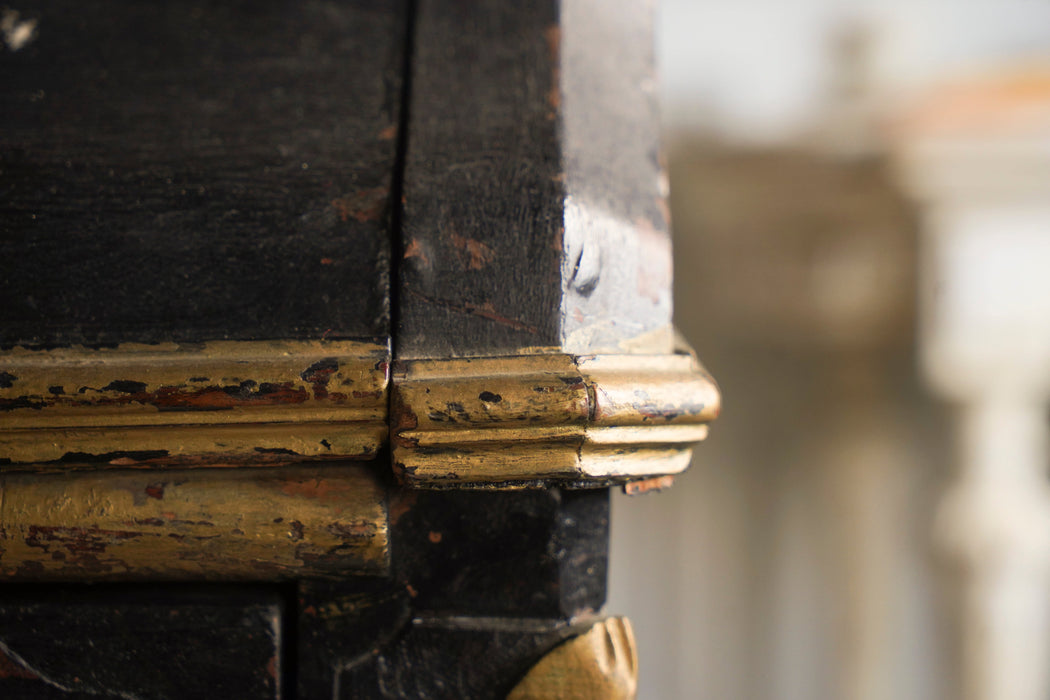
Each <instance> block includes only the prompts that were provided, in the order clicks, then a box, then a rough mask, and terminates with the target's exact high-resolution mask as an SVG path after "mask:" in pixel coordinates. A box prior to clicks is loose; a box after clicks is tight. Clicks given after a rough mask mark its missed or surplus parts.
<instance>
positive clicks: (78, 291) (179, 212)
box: [0, 0, 405, 346]
mask: <svg viewBox="0 0 1050 700" xmlns="http://www.w3.org/2000/svg"><path fill="white" fill-rule="evenodd" d="M403 13H404V3H403V2H401V1H400V0H387V1H386V2H373V1H371V0H348V1H346V2H336V1H334V0H317V1H314V2H307V3H300V2H293V1H291V0H264V1H263V2H253V3H238V2H234V3H208V2H200V1H199V0H180V1H177V2H165V3H131V4H128V3H119V2H113V1H107V2H90V3H82V2H72V1H71V0H41V1H40V2H35V3H32V5H31V9H29V10H27V11H26V12H24V13H23V14H24V15H25V17H26V18H30V19H36V20H37V21H38V30H37V37H36V38H35V39H34V40H33V41H32V42H30V43H29V44H28V45H27V46H25V47H24V48H22V49H21V50H20V51H17V52H12V51H8V50H4V51H0V95H2V97H0V99H2V101H3V102H4V105H5V107H4V109H2V110H0V299H2V300H3V303H2V304H0V345H6V346H10V345H13V344H19V343H21V344H30V345H61V344H69V343H88V344H112V343H117V342H127V341H139V342H155V341H167V340H178V341H198V340H210V339H221V338H231V339H267V338H310V337H322V336H323V337H328V338H379V339H384V338H385V337H386V336H387V335H388V308H387V307H388V301H387V299H388V282H387V276H388V275H387V269H388V265H389V263H388V249H389V234H388V221H389V213H390V202H389V192H390V189H391V185H392V180H393V177H394V156H395V150H396V131H397V120H398V108H399V100H400V71H401V65H400V61H401V53H402V44H401V42H402V36H403V28H404V24H405V18H404V14H403Z"/></svg>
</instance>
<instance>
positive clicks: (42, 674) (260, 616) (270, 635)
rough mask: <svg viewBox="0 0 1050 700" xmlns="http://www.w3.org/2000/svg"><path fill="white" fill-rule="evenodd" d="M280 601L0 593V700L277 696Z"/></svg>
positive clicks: (170, 593)
mask: <svg viewBox="0 0 1050 700" xmlns="http://www.w3.org/2000/svg"><path fill="white" fill-rule="evenodd" d="M282 605H283V603H282V601H281V597H280V595H279V594H278V593H277V592H275V591H267V590H265V589H258V588H237V587H226V588H198V589H196V590H194V589H187V588H186V587H182V588H180V589H175V588H156V587H142V588H130V587H123V588H114V587H110V588H101V589H84V588H80V589H54V588H52V589H43V590H38V591H33V590H28V589H25V588H20V589H17V590H12V589H10V588H9V587H8V588H0V697H2V698H4V700H47V699H50V698H54V699H55V700H58V699H59V698H61V699H62V700H68V699H70V698H88V697H93V698H98V697H120V698H141V699H143V700H145V699H147V698H148V699H149V700H188V699H189V698H229V699H230V700H233V699H240V698H244V699H245V700H247V699H252V700H255V699H263V698H279V697H281V692H280V686H281V671H282V661H281V654H282V640H281V612H282Z"/></svg>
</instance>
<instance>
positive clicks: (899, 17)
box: [657, 0, 1050, 143]
mask: <svg viewBox="0 0 1050 700" xmlns="http://www.w3.org/2000/svg"><path fill="white" fill-rule="evenodd" d="M661 2H662V5H661V9H660V13H661V15H660V18H659V23H658V30H657V42H658V44H659V48H658V50H659V61H660V63H661V72H662V84H663V109H664V120H665V123H666V125H667V127H668V129H670V130H672V131H698V130H699V131H707V132H710V133H713V134H714V135H717V136H720V137H723V138H726V139H728V140H730V141H734V142H744V143H776V142H783V141H791V140H795V139H797V138H798V137H799V136H801V135H805V134H807V133H810V132H811V131H812V130H813V129H814V128H816V126H817V125H818V124H819V123H820V120H821V116H822V107H823V106H824V105H826V104H827V99H828V97H827V96H828V93H829V90H830V84H831V77H832V71H831V68H832V65H833V61H832V60H831V56H832V55H833V50H832V45H833V37H834V36H835V33H836V32H837V31H839V30H840V29H841V28H842V27H843V26H844V25H848V24H856V23H862V24H863V25H864V26H865V27H866V28H867V29H868V30H869V31H870V36H871V39H872V45H871V48H872V50H871V58H872V64H871V66H870V70H871V73H872V84H873V88H874V89H875V90H876V92H877V94H879V95H880V96H884V99H885V100H886V101H887V103H888V104H889V103H893V102H895V101H896V100H898V99H900V98H901V97H902V96H906V94H907V93H908V92H909V91H910V90H912V89H914V88H916V87H920V86H922V85H923V84H925V83H928V82H929V81H930V80H931V79H936V78H938V77H939V76H942V75H944V74H946V73H949V72H952V73H953V72H956V71H958V70H959V69H965V67H967V66H970V65H980V64H983V63H987V62H989V61H996V60H1000V59H1009V58H1016V57H1018V56H1024V55H1026V54H1033V55H1035V54H1042V55H1044V56H1045V55H1046V54H1047V53H1050V0H852V1H850V0H661Z"/></svg>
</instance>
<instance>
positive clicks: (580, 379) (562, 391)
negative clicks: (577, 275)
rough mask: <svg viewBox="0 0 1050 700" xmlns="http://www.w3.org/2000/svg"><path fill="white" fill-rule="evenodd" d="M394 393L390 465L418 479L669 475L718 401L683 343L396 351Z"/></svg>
mask: <svg viewBox="0 0 1050 700" xmlns="http://www.w3.org/2000/svg"><path fill="white" fill-rule="evenodd" d="M392 392H393V395H392V402H391V417H390V419H391V443H392V452H393V461H394V468H395V471H396V473H397V475H398V477H399V478H400V479H401V480H402V482H403V483H405V484H406V485H410V486H416V487H424V488H449V487H452V488H455V487H459V488H463V487H467V488H470V487H475V488H517V487H525V486H533V485H537V484H548V483H563V484H567V485H576V486H598V485H604V484H614V483H624V482H629V481H634V480H640V479H650V478H652V477H656V476H663V475H670V474H677V473H679V472H681V471H683V470H685V469H686V468H687V467H688V465H689V461H690V458H691V456H692V448H693V446H694V445H695V444H696V443H697V442H699V441H701V440H703V439H704V438H705V437H706V436H707V429H708V423H709V422H710V421H712V420H714V419H715V418H716V417H717V416H718V413H719V410H720V401H721V399H720V395H719V391H718V387H717V385H716V384H715V382H714V380H713V379H712V378H711V377H710V375H708V374H707V372H706V371H705V370H704V369H703V367H702V366H701V365H700V364H699V362H698V361H697V360H696V358H695V356H694V355H693V354H692V353H690V352H679V353H675V354H662V355H587V356H583V355H566V354H550V355H523V356H514V357H498V358H462V359H450V360H413V361H404V362H396V363H395V365H394V370H393V380H392Z"/></svg>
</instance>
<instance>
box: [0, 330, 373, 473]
mask: <svg viewBox="0 0 1050 700" xmlns="http://www.w3.org/2000/svg"><path fill="white" fill-rule="evenodd" d="M388 358H389V351H388V349H387V348H386V347H385V346H382V345H377V344H370V343H360V342H353V341H219V342H209V343H204V344H198V345H175V344H167V345H132V344H129V345H121V346H119V347H116V348H99V349H89V348H79V347H78V348H58V349H53V350H28V349H24V348H15V349H13V350H8V351H5V352H3V353H0V463H2V464H6V465H7V467H6V468H8V469H11V468H12V467H18V465H34V464H35V465H39V464H41V463H48V462H60V463H62V464H63V465H77V464H92V465H100V464H101V465H110V466H131V465H139V464H151V465H165V466H166V465H185V466H193V465H206V466H218V465H232V466H237V465H247V464H268V463H284V462H289V461H297V460H305V459H346V458H371V457H374V456H375V455H376V453H377V451H378V450H379V448H380V447H381V446H382V445H383V444H384V443H385V442H386V436H387V427H386V414H387V400H388V396H387V386H388V375H389V372H388V367H389V364H388Z"/></svg>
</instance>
